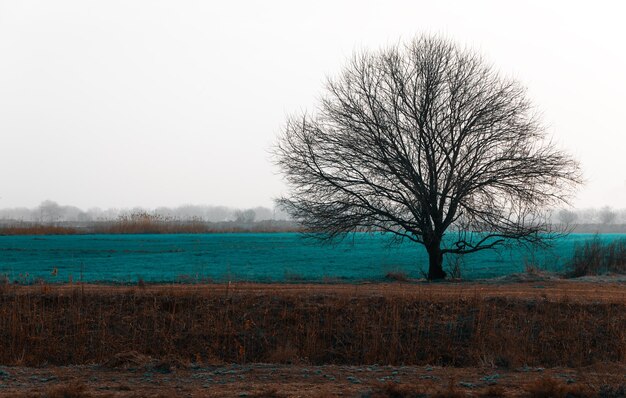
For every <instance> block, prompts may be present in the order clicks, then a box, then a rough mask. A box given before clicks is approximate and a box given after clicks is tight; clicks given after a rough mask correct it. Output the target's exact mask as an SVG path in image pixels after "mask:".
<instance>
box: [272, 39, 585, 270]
mask: <svg viewBox="0 0 626 398" xmlns="http://www.w3.org/2000/svg"><path fill="white" fill-rule="evenodd" d="M275 155H276V162H277V164H278V166H279V167H280V168H281V170H282V172H283V173H284V175H285V177H286V180H287V183H288V185H289V187H290V194H289V195H288V196H287V197H284V198H282V199H279V201H278V202H279V204H280V205H281V206H282V207H283V208H286V209H288V210H289V212H290V213H291V214H292V216H293V217H294V219H296V220H299V222H300V223H302V225H303V226H304V227H305V228H306V229H307V230H308V231H310V232H313V233H315V236H317V237H318V238H320V239H323V240H332V239H335V238H341V237H342V236H345V234H347V233H349V232H351V231H384V232H388V233H390V234H393V235H394V236H396V237H398V238H400V239H409V240H411V241H413V242H416V243H419V244H422V245H424V246H425V247H426V250H427V252H428V254H429V269H428V278H429V279H442V278H445V276H446V273H445V272H444V270H443V267H442V264H443V256H444V254H447V253H454V254H467V253H472V252H477V251H480V250H485V249H490V248H494V247H496V246H498V245H501V244H503V243H505V242H507V241H509V240H510V239H516V240H522V241H526V242H538V241H540V240H541V239H542V236H543V235H542V234H541V233H542V232H543V231H545V230H546V229H547V228H549V223H547V221H546V220H545V219H544V218H542V217H540V216H541V214H543V213H542V210H543V209H544V208H547V207H548V206H554V205H558V204H562V203H563V202H566V200H567V197H568V196H567V195H568V194H569V193H571V189H572V188H574V187H575V186H576V185H577V184H578V183H580V180H581V177H580V173H579V167H578V164H577V162H576V161H574V160H573V159H572V158H570V157H569V156H568V155H567V154H565V153H563V152H561V151H559V150H558V149H556V148H555V147H554V146H553V145H552V144H551V143H550V142H549V141H547V140H546V135H545V132H544V130H543V129H542V128H541V126H540V125H539V123H538V121H537V119H536V118H535V117H534V115H533V114H532V108H531V104H530V102H529V101H528V99H527V98H526V93H525V89H524V88H523V87H522V86H520V84H518V83H517V82H515V81H513V80H511V79H507V78H504V77H502V76H501V75H499V74H498V73H497V72H496V71H494V70H493V69H492V68H491V67H490V66H489V65H488V64H486V63H485V62H484V61H483V60H482V59H481V57H480V56H478V55H476V54H474V53H472V52H471V51H468V50H466V49H463V48H460V47H458V46H456V45H455V44H454V43H452V42H449V41H447V40H444V39H441V38H438V37H418V38H416V39H414V40H413V41H412V42H410V43H409V44H408V45H405V46H401V45H399V46H394V47H391V48H388V49H384V50H381V51H378V52H363V53H359V54H357V55H356V56H354V57H353V58H352V59H351V61H350V62H349V63H348V65H347V66H346V67H345V69H344V70H343V72H342V73H341V74H340V75H339V76H338V77H336V78H331V79H329V80H328V82H327V85H326V91H325V93H324V95H323V97H322V100H321V104H320V106H319V110H318V112H316V113H314V114H304V115H302V116H299V117H293V118H290V119H289V120H288V121H287V124H286V127H285V129H284V131H283V132H282V134H281V135H280V137H279V138H278V141H277V144H276V147H275ZM447 231H448V234H447V235H446V232H447ZM451 231H454V233H451ZM444 235H446V238H445V239H444Z"/></svg>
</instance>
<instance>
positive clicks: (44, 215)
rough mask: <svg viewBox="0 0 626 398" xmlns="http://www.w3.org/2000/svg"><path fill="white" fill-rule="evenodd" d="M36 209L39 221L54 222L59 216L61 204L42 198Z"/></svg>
mask: <svg viewBox="0 0 626 398" xmlns="http://www.w3.org/2000/svg"><path fill="white" fill-rule="evenodd" d="M37 210H38V213H39V221H40V222H44V223H54V222H57V221H59V219H60V218H61V206H59V204H58V203H57V202H54V201H52V200H44V201H43V202H41V204H40V205H39V207H38V209H37Z"/></svg>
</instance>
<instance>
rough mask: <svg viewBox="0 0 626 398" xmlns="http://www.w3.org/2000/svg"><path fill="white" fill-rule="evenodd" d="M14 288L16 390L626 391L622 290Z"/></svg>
mask: <svg viewBox="0 0 626 398" xmlns="http://www.w3.org/2000/svg"><path fill="white" fill-rule="evenodd" d="M0 289H1V293H0V347H2V348H3V349H2V351H0V363H1V364H2V365H4V367H3V368H0V383H2V384H0V386H1V387H0V394H6V395H7V396H14V395H16V394H25V395H24V396H38V395H37V394H38V393H41V392H45V393H47V394H48V395H47V396H72V395H71V393H73V392H74V393H77V394H78V395H74V396H143V395H158V394H162V396H207V395H213V396H311V397H321V396H336V395H338V394H339V393H342V394H344V396H399V397H402V396H420V395H416V394H413V393H415V392H422V393H424V394H429V395H430V396H437V394H440V395H439V396H455V395H453V394H457V395H456V396H537V397H539V396H563V397H565V396H604V397H613V396H615V397H617V396H623V395H620V394H623V392H624V388H626V387H625V386H626V379H625V378H624V374H626V373H625V371H626V368H625V365H626V286H625V285H624V284H623V283H617V282H615V283H612V282H603V283H598V282H580V281H567V280H560V281H554V280H546V281H535V282H527V283H506V284H502V283H500V284H495V283H467V282H466V283H459V284H456V283H439V284H425V283H417V284H416V283H366V284H333V285H323V284H321V285H320V284H251V283H242V284H239V283H230V284H229V283H225V284H195V285H150V284H147V285H146V284H140V285H138V286H107V285H88V284H87V285H83V284H72V285H69V284H65V285H49V284H45V283H40V284H35V285H29V286H20V285H14V284H4V285H2V287H0ZM546 391H548V393H545V392H546ZM550 391H551V392H550ZM573 391H578V392H581V394H582V393H584V394H586V395H567V393H568V392H569V393H572V392H573ZM157 393H158V394H157ZM542 393H545V394H547V395H545V394H544V395H541V394H542ZM29 394H30V395H29ZM55 394H57V395H55ZM411 394H413V395H411ZM489 394H491V395H489ZM559 394H560V395H559ZM598 394H604V395H598ZM41 396H44V395H41ZM422 396H424V395H422Z"/></svg>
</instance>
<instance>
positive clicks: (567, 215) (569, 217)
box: [557, 209, 578, 225]
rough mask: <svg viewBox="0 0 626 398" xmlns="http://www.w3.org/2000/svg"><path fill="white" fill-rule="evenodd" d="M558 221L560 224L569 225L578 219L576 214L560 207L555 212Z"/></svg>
mask: <svg viewBox="0 0 626 398" xmlns="http://www.w3.org/2000/svg"><path fill="white" fill-rule="evenodd" d="M557 217H558V218H559V221H560V222H561V223H562V224H566V225H571V224H572V223H573V222H574V221H576V219H578V214H576V213H575V212H573V211H571V210H568V209H561V210H559V213H558V214H557Z"/></svg>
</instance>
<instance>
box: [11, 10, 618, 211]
mask: <svg viewBox="0 0 626 398" xmlns="http://www.w3.org/2000/svg"><path fill="white" fill-rule="evenodd" d="M624 7H626V6H623V5H622V2H618V1H615V2H602V1H594V2H575V1H550V2H546V1H524V2H521V1H518V2H503V1H472V2H467V1H364V0H354V1H348V0H346V1H341V0H334V1H307V2H304V1H267V0H266V1H187V0H176V1H159V0H135V1H129V0H122V1H117V0H107V1H90V0H72V1H70V0H56V1H54V2H51V1H46V0H43V1H31V0H0V181H1V183H0V208H5V207H17V206H27V207H33V206H36V205H38V204H39V203H40V202H42V201H43V200H46V199H51V200H55V201H57V202H59V203H62V204H71V205H76V206H78V207H81V208H90V207H103V208H109V207H133V206H143V207H148V208H154V207H157V206H176V205H181V204H188V203H193V204H213V205H227V206H233V207H253V206H272V203H273V199H274V198H277V197H279V196H280V195H282V194H285V193H286V192H287V189H286V186H285V184H284V181H283V180H282V178H281V176H280V174H279V173H278V170H277V168H276V167H275V166H274V165H273V163H272V157H271V155H270V149H271V146H272V144H273V143H274V141H275V139H276V136H277V134H278V133H279V132H280V130H281V128H282V126H283V125H284V123H285V121H286V118H287V117H288V116H289V115H291V114H295V113H299V112H302V111H304V110H309V111H314V110H315V108H316V106H317V101H318V99H319V97H320V94H321V93H322V88H323V83H324V80H325V78H326V77H327V76H333V75H336V74H338V73H339V72H340V71H341V69H342V66H343V65H344V64H345V62H346V60H347V58H349V57H350V55H351V54H352V53H353V52H354V51H358V50H362V49H378V48H380V47H382V46H386V45H389V44H394V43H398V42H402V41H408V40H410V39H411V38H413V37H414V36H415V35H417V34H439V35H443V36H445V37H447V38H449V39H452V40H454V41H456V42H457V43H459V44H461V45H466V46H469V47H471V48H473V49H475V50H476V51H478V52H480V53H481V54H483V55H484V56H485V58H486V59H488V60H489V62H491V63H492V64H493V65H494V66H495V67H496V68H497V69H498V70H499V71H500V72H501V73H503V74H504V75H506V76H510V77H513V78H515V79H517V80H518V81H520V82H521V83H522V84H523V85H524V86H526V87H527V89H528V95H529V98H531V99H532V101H533V103H534V104H535V106H536V107H537V109H539V110H540V111H541V114H542V120H543V122H544V124H545V125H546V126H547V130H548V133H549V134H550V136H551V137H552V138H553V140H554V142H555V143H556V144H557V145H559V146H560V147H561V148H563V149H565V150H567V151H569V152H570V153H571V154H572V155H573V156H574V157H575V158H576V159H578V161H579V162H580V163H581V165H582V169H583V172H584V176H585V180H586V183H585V185H584V186H583V187H581V189H580V190H579V191H578V194H577V196H576V197H575V198H574V200H573V201H572V205H573V206H575V207H577V208H584V207H601V206H605V205H608V206H613V207H618V208H621V207H626V123H624V106H625V105H626V73H625V71H626V45H625V44H624V38H626V24H624V23H623V16H624V15H625V12H624V11H626V10H625V9H624Z"/></svg>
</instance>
